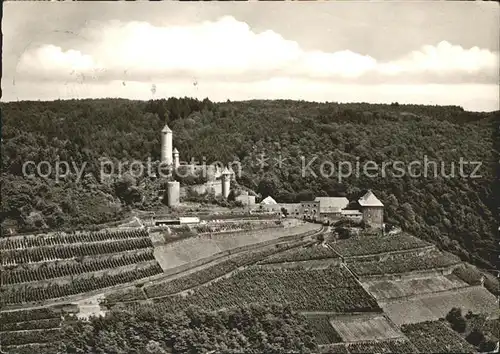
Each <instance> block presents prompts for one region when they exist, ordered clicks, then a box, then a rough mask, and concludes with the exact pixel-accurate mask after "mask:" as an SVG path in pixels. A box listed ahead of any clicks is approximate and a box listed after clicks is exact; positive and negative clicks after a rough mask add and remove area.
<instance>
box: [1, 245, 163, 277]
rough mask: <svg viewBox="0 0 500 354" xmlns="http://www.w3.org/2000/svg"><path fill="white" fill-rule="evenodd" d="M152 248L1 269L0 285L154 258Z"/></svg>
mask: <svg viewBox="0 0 500 354" xmlns="http://www.w3.org/2000/svg"><path fill="white" fill-rule="evenodd" d="M154 259H155V258H154V255H153V250H152V249H150V250H146V251H143V252H137V253H124V254H118V255H110V256H109V258H108V257H107V258H84V259H83V260H82V261H81V262H80V261H70V262H64V263H56V262H54V263H44V264H43V265H41V266H37V267H33V266H32V267H30V268H21V269H15V270H6V271H3V272H2V274H1V277H0V285H9V284H19V283H27V282H34V281H41V280H47V279H53V278H58V277H65V276H69V275H78V274H83V273H87V272H96V271H100V270H104V269H109V268H117V267H122V266H126V265H130V264H137V263H140V262H147V261H152V260H154Z"/></svg>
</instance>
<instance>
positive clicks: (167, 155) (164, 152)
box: [161, 124, 173, 165]
mask: <svg viewBox="0 0 500 354" xmlns="http://www.w3.org/2000/svg"><path fill="white" fill-rule="evenodd" d="M172 157H173V156H172V129H170V128H169V127H168V125H166V124H165V126H164V127H163V129H162V130H161V162H162V163H165V164H167V165H172Z"/></svg>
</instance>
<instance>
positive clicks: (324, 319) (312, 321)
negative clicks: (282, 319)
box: [306, 315, 342, 345]
mask: <svg viewBox="0 0 500 354" xmlns="http://www.w3.org/2000/svg"><path fill="white" fill-rule="evenodd" d="M306 320H307V323H308V324H309V328H310V329H311V331H312V332H313V334H314V336H315V337H316V342H317V343H318V344H319V345H323V344H331V343H339V342H342V338H341V337H340V335H339V334H338V333H337V331H335V329H334V328H333V327H332V325H331V324H330V319H329V315H321V316H314V317H306Z"/></svg>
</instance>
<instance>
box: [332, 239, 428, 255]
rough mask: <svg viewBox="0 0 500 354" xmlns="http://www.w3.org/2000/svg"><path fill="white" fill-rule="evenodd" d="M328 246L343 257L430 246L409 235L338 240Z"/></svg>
mask: <svg viewBox="0 0 500 354" xmlns="http://www.w3.org/2000/svg"><path fill="white" fill-rule="evenodd" d="M330 245H331V246H332V247H333V249H335V251H337V252H338V253H339V254H340V255H341V256H343V257H353V256H365V255H376V254H379V253H384V252H393V251H403V250H410V249H415V248H423V247H427V246H430V244H429V243H427V242H425V241H423V240H421V239H419V238H417V237H415V236H412V235H409V234H405V233H401V234H396V235H388V236H383V237H381V236H358V237H351V238H349V239H347V240H339V241H336V242H332V243H330Z"/></svg>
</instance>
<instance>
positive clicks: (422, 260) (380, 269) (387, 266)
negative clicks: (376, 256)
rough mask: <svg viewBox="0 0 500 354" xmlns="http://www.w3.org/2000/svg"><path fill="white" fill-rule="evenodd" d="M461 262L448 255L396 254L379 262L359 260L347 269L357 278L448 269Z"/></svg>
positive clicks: (350, 264)
mask: <svg viewBox="0 0 500 354" xmlns="http://www.w3.org/2000/svg"><path fill="white" fill-rule="evenodd" d="M461 262H462V261H461V260H460V258H458V257H457V256H455V255H452V254H450V253H442V254H441V253H437V252H436V253H434V254H427V255H423V256H419V255H415V254H408V253H406V254H405V253H403V254H397V255H394V256H391V257H390V258H388V259H386V260H383V261H379V260H366V261H365V260H359V259H356V260H355V261H354V262H349V261H348V265H349V268H350V269H351V270H352V271H353V272H354V273H356V274H357V275H358V276H370V275H384V274H395V273H406V272H413V271H423V270H431V269H436V268H445V267H450V266H453V265H456V264H460V263H461Z"/></svg>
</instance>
